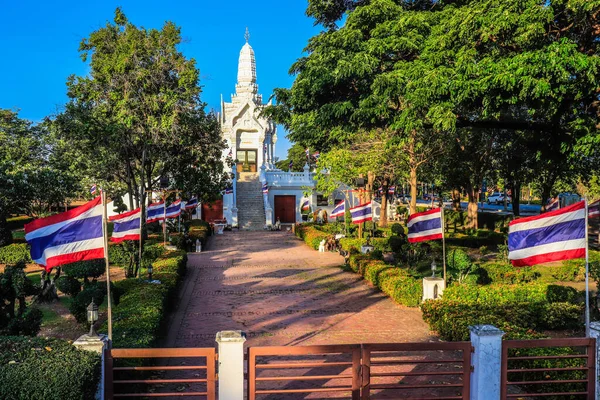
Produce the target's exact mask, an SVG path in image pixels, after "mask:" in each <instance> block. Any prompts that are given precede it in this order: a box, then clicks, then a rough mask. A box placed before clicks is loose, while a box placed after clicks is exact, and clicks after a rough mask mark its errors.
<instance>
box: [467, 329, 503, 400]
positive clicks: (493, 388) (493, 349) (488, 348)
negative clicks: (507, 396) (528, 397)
mask: <svg viewBox="0 0 600 400" xmlns="http://www.w3.org/2000/svg"><path fill="white" fill-rule="evenodd" d="M469 330H470V331H471V345H472V346H473V354H472V355H471V400H499V399H500V389H501V386H502V382H501V379H500V376H501V366H502V365H503V363H505V362H506V360H502V336H503V335H504V332H503V331H501V330H500V329H498V328H496V327H495V326H493V325H476V326H470V327H469Z"/></svg>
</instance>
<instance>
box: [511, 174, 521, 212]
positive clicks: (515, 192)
mask: <svg viewBox="0 0 600 400" xmlns="http://www.w3.org/2000/svg"><path fill="white" fill-rule="evenodd" d="M511 200H512V207H513V215H514V216H515V217H518V216H520V215H521V210H520V205H521V182H520V181H518V180H516V179H515V180H513V182H512V198H511Z"/></svg>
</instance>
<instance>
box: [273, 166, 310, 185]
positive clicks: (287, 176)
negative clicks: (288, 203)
mask: <svg viewBox="0 0 600 400" xmlns="http://www.w3.org/2000/svg"><path fill="white" fill-rule="evenodd" d="M265 178H266V179H267V183H268V184H269V186H271V185H274V186H314V173H311V172H308V170H306V171H305V172H285V171H265Z"/></svg>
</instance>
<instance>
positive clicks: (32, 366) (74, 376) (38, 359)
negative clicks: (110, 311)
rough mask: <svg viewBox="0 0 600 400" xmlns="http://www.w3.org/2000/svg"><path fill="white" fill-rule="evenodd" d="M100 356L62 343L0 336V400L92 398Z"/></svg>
mask: <svg viewBox="0 0 600 400" xmlns="http://www.w3.org/2000/svg"><path fill="white" fill-rule="evenodd" d="M99 380H100V355H99V354H96V353H91V352H88V351H83V350H78V349H76V348H75V347H74V346H73V345H71V344H69V343H68V342H67V341H65V340H60V339H44V338H26V337H20V336H5V337H0V399H5V400H17V399H18V400H22V399H31V400H34V399H47V400H54V399H56V400H86V399H93V398H94V396H95V393H96V388H97V386H98V382H99Z"/></svg>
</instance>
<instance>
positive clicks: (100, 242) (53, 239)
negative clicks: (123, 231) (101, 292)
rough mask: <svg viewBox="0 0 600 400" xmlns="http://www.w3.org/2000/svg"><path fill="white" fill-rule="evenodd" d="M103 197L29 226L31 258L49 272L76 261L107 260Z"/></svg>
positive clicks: (26, 230) (35, 221)
mask: <svg viewBox="0 0 600 400" xmlns="http://www.w3.org/2000/svg"><path fill="white" fill-rule="evenodd" d="M102 211H103V206H102V198H101V197H97V198H95V199H94V200H92V201H90V202H88V203H86V204H84V205H83V206H80V207H77V208H74V209H72V210H69V211H67V212H64V213H61V214H56V215H51V216H49V217H46V218H40V219H36V220H34V221H32V222H30V223H28V224H26V225H25V240H27V243H29V245H30V246H31V250H30V251H31V259H32V260H33V261H34V262H36V263H38V264H40V265H43V266H44V267H45V269H46V271H50V270H51V269H52V268H53V267H57V266H60V265H64V264H70V263H73V262H76V261H85V260H93V259H96V258H104V236H103V232H102Z"/></svg>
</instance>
